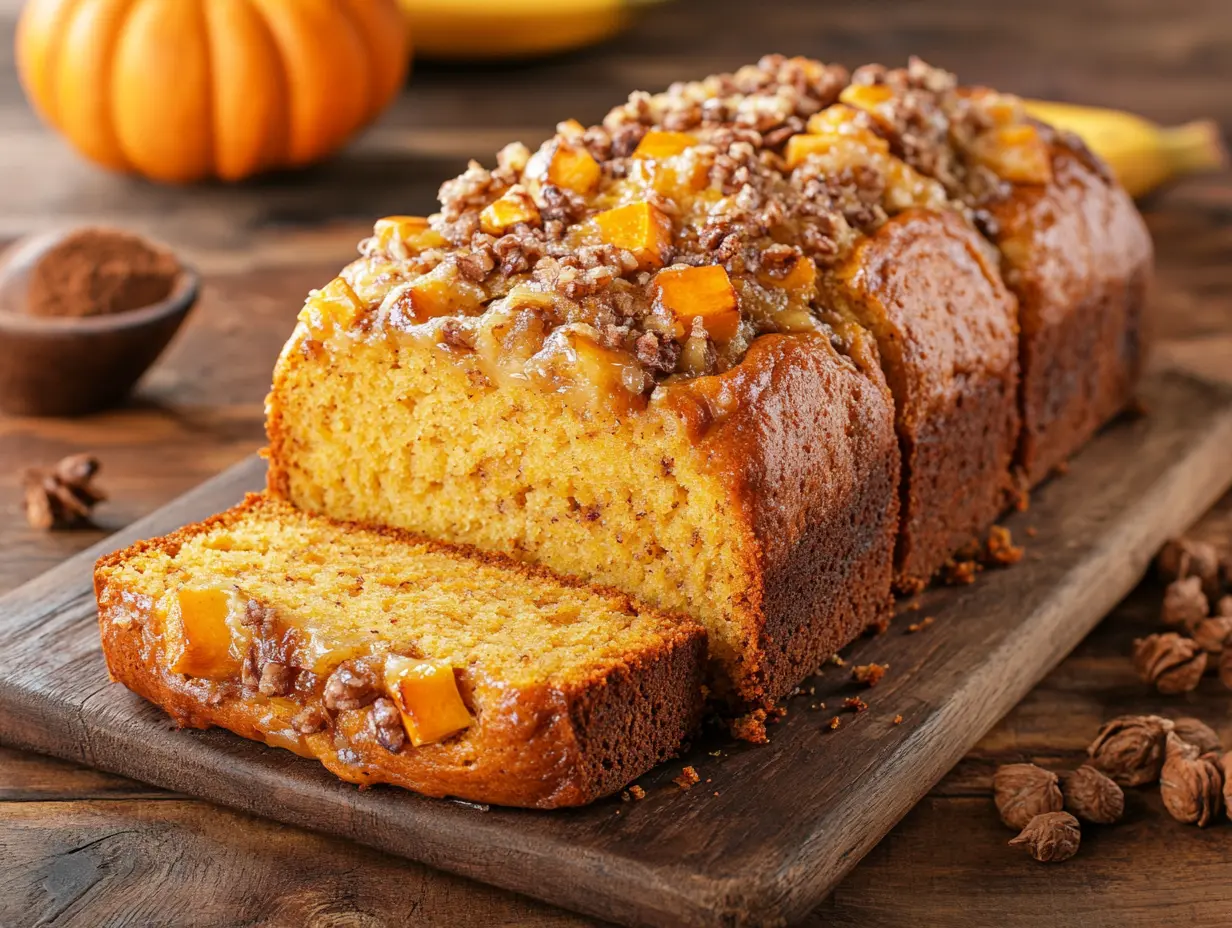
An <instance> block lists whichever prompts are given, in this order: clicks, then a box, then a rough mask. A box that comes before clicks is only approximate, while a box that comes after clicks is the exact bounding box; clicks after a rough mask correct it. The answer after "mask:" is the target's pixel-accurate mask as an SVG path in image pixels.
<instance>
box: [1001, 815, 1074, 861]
mask: <svg viewBox="0 0 1232 928" xmlns="http://www.w3.org/2000/svg"><path fill="white" fill-rule="evenodd" d="M1081 841H1082V829H1081V828H1080V826H1079V825H1078V819H1076V818H1074V817H1073V816H1072V815H1070V814H1069V813H1068V812H1045V813H1044V814H1043V815H1037V816H1035V818H1033V819H1031V821H1030V822H1029V823H1028V824H1027V827H1026V828H1024V829H1023V830H1022V833H1021V834H1020V835H1019V836H1018V837H1017V838H1014V839H1012V840H1011V841H1010V847H1025V848H1026V849H1027V850H1028V851H1029V852H1030V853H1031V856H1032V857H1034V858H1035V859H1036V860H1038V861H1040V862H1042V863H1059V862H1060V861H1062V860H1069V859H1070V858H1071V857H1073V856H1074V855H1075V854H1077V853H1078V845H1079V844H1080V843H1081Z"/></svg>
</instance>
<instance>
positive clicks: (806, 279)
mask: <svg viewBox="0 0 1232 928" xmlns="http://www.w3.org/2000/svg"><path fill="white" fill-rule="evenodd" d="M758 276H759V279H760V280H761V282H762V283H763V284H766V285H767V286H771V287H780V288H782V289H783V290H790V291H792V292H794V293H801V294H804V295H806V296H807V295H809V294H811V292H812V290H813V288H814V287H815V286H816V284H817V265H815V264H814V263H813V262H812V261H811V260H809V259H808V258H806V257H804V256H803V255H800V256H799V257H798V258H796V260H795V263H794V264H792V266H791V269H790V270H788V272H787V273H786V274H784V275H783V276H782V277H774V276H772V275H770V274H766V273H762V274H760V275H758Z"/></svg>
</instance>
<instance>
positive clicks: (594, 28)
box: [399, 0, 661, 61]
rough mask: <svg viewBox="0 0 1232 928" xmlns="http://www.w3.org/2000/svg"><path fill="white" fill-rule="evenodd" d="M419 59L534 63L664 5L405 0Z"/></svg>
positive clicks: (645, 1)
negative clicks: (648, 8)
mask: <svg viewBox="0 0 1232 928" xmlns="http://www.w3.org/2000/svg"><path fill="white" fill-rule="evenodd" d="M399 2H400V3H401V4H402V8H403V9H404V10H405V11H406V15H407V18H408V20H409V21H410V25H411V42H412V44H413V45H414V48H415V55H416V56H417V57H421V58H428V59H436V60H470V61H474V60H480V59H501V58H528V57H532V56H535V55H548V54H552V53H554V52H562V51H568V50H569V49H574V48H582V47H583V46H586V45H591V44H594V43H595V42H601V41H603V40H604V39H606V38H609V37H610V36H613V35H615V34H616V33H617V32H619V31H620V30H621V29H623V28H624V27H625V26H626V25H627V24H628V23H629V21H630V19H631V17H632V15H633V13H634V11H635V10H636V9H637V8H639V7H644V6H649V5H651V4H652V3H656V2H661V0H399Z"/></svg>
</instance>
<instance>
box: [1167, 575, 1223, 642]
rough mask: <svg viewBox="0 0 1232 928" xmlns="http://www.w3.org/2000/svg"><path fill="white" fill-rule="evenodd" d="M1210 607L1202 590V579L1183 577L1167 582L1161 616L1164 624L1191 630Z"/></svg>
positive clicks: (1203, 617)
mask: <svg viewBox="0 0 1232 928" xmlns="http://www.w3.org/2000/svg"><path fill="white" fill-rule="evenodd" d="M1210 609H1211V606H1210V603H1209V602H1208V601H1207V598H1206V594H1205V593H1203V592H1202V579H1201V578H1200V577H1183V578H1182V579H1180V580H1173V581H1172V582H1171V583H1169V584H1168V589H1167V590H1166V591H1165V592H1164V605H1163V611H1162V613H1161V618H1162V619H1163V623H1164V624H1165V625H1172V626H1180V627H1181V628H1184V629H1186V630H1187V631H1192V630H1193V629H1194V628H1195V627H1196V626H1197V625H1198V623H1199V622H1201V621H1202V620H1203V619H1205V618H1206V617H1207V615H1209V614H1210Z"/></svg>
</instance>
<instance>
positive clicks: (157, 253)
mask: <svg viewBox="0 0 1232 928" xmlns="http://www.w3.org/2000/svg"><path fill="white" fill-rule="evenodd" d="M179 273H180V265H179V262H178V261H176V259H175V256H174V255H172V254H171V253H170V252H168V251H166V250H164V249H162V248H158V247H156V246H155V245H152V244H150V243H149V242H147V241H146V240H145V239H143V238H141V237H139V236H136V235H132V234H131V233H128V232H122V231H120V230H118V229H105V228H87V229H81V230H79V231H77V232H73V233H71V234H69V235H68V236H66V237H65V238H64V239H62V240H61V241H60V242H59V243H58V244H56V245H54V246H52V247H51V248H50V249H49V250H48V251H47V252H45V253H44V254H43V256H42V257H41V258H40V259H39V260H38V262H37V263H36V264H35V265H34V267H33V268H31V271H30V279H29V282H28V284H27V289H26V305H25V310H26V312H27V313H28V314H30V315H31V316H66V317H84V316H103V315H109V314H112V313H123V312H128V311H130V310H134V309H140V308H142V307H143V306H150V305H152V304H154V303H158V302H159V301H161V300H164V299H166V298H167V297H168V296H169V295H170V293H171V291H172V289H173V288H174V286H175V281H176V278H177V277H178V276H179Z"/></svg>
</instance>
